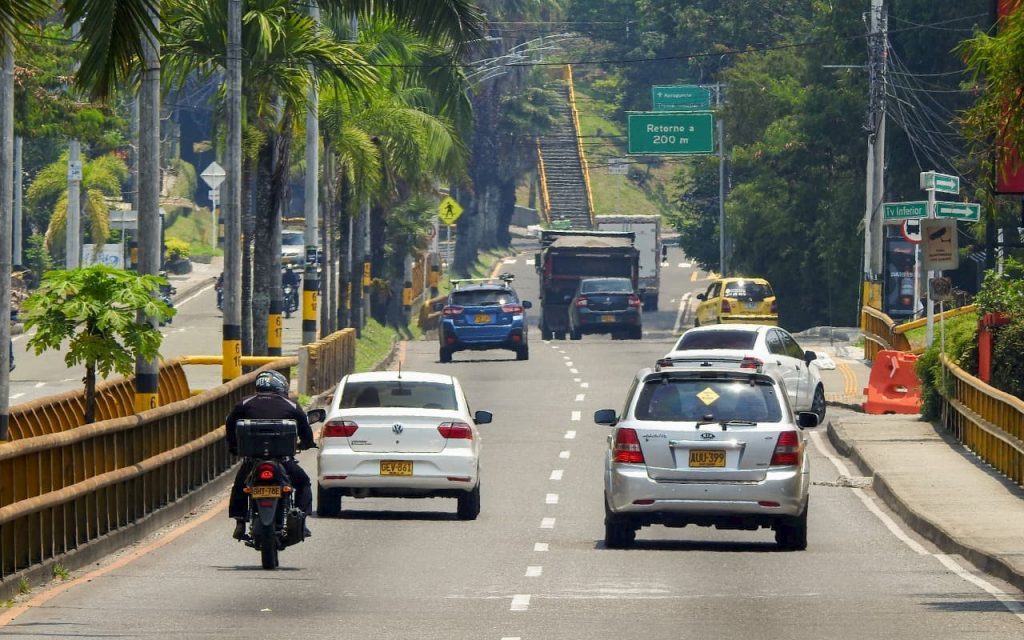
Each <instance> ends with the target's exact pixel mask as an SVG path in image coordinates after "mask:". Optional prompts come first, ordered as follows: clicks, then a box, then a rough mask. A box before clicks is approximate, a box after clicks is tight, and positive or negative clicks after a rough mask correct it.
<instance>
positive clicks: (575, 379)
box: [572, 378, 580, 382]
mask: <svg viewBox="0 0 1024 640" xmlns="http://www.w3.org/2000/svg"><path fill="white" fill-rule="evenodd" d="M572 381H573V382H579V381H580V378H573V379H572Z"/></svg>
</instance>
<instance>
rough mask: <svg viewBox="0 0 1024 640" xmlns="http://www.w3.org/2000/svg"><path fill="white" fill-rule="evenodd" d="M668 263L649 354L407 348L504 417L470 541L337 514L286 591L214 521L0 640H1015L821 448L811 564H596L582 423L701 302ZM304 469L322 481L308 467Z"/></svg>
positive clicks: (440, 516) (520, 266) (384, 510)
mask: <svg viewBox="0 0 1024 640" xmlns="http://www.w3.org/2000/svg"><path fill="white" fill-rule="evenodd" d="M529 255H530V254H527V255H526V256H521V257H520V258H519V259H518V260H517V261H516V262H514V263H509V264H506V265H505V270H508V271H512V272H514V273H516V274H517V275H518V276H519V278H518V279H517V285H518V288H519V290H520V294H521V295H522V296H523V297H524V298H526V299H531V300H536V282H535V279H534V277H533V275H532V274H533V271H532V265H531V264H529V260H528V257H529ZM673 258H678V254H675V255H672V254H670V265H669V267H667V269H666V271H667V273H666V277H665V282H666V288H667V289H668V291H667V293H663V294H662V295H663V299H662V308H663V309H664V310H663V311H660V312H658V313H655V314H648V315H647V316H646V317H645V325H646V328H647V335H645V338H644V339H643V340H641V341H613V340H610V339H608V338H606V337H591V336H585V337H584V339H583V340H582V341H580V342H570V341H555V342H551V343H544V342H542V341H541V340H539V332H538V331H536V330H534V331H533V332H532V333H531V338H532V340H533V341H532V342H531V353H530V360H529V361H526V362H516V361H515V357H514V355H513V354H512V353H511V352H508V353H505V352H470V353H458V354H456V355H455V362H453V363H452V364H449V365H442V364H440V363H439V362H438V359H437V344H436V343H435V342H427V341H422V342H414V343H410V344H408V346H407V348H406V349H405V351H404V355H403V368H405V369H418V370H428V371H441V372H450V373H452V374H454V375H456V376H458V377H459V379H460V380H461V381H462V383H463V385H464V387H465V388H466V390H467V394H468V396H469V398H470V401H471V403H472V405H473V409H487V410H491V411H493V412H494V414H495V420H494V423H492V424H490V425H485V426H483V427H481V430H482V432H483V443H482V447H483V458H482V482H483V510H482V513H481V515H480V518H479V519H478V520H476V521H473V522H461V521H458V520H456V519H455V502H454V500H441V499H438V500H386V499H365V500H355V499H346V500H345V501H344V504H343V507H344V511H343V515H342V517H341V518H338V519H330V520H327V519H313V520H312V521H311V522H310V527H311V528H312V529H313V531H314V537H313V538H312V539H310V540H307V541H306V542H304V543H303V544H301V545H298V546H297V547H292V548H290V549H288V550H286V551H284V552H283V553H282V555H281V569H280V570H278V571H274V572H267V571H263V570H261V569H260V568H259V556H258V554H257V553H256V552H254V551H253V550H251V549H249V548H246V547H244V546H242V545H241V544H239V543H236V542H234V541H233V540H231V538H230V531H231V528H232V527H231V522H229V521H228V519H227V516H226V514H224V513H219V514H216V516H215V517H214V518H213V519H212V520H211V521H209V522H206V523H203V524H201V525H199V526H197V527H195V528H194V529H192V530H190V531H188V532H187V533H185V534H184V535H182V536H181V537H180V538H178V539H176V540H174V541H173V542H171V543H170V544H166V545H164V546H162V547H159V548H157V549H155V550H153V551H152V552H150V553H147V554H144V555H142V556H141V557H140V558H139V559H137V560H135V561H133V562H131V563H128V564H124V565H122V566H116V567H115V568H113V569H112V570H110V571H109V572H108V573H106V574H103V575H97V576H95V577H93V578H92V579H91V581H89V582H88V583H86V584H81V585H78V586H75V587H73V588H71V589H68V590H66V591H64V592H63V593H60V594H58V595H56V596H54V597H52V598H50V599H49V600H46V601H45V602H42V601H40V602H39V603H38V606H33V607H31V608H30V609H28V610H27V611H25V612H24V613H22V614H21V615H19V616H18V617H17V618H15V619H14V620H13V621H12V622H10V623H9V624H8V625H7V626H4V627H0V636H11V637H19V638H53V637H62V638H71V637H90V638H106V637H117V638H150V637H162V638H167V637H174V638H206V637H216V638H246V639H251V638H263V637H266V638H304V639H305V638H325V639H326V638H331V639H356V638H360V639H363V638H380V639H399V638H401V639H410V638H415V639H417V640H419V639H438V640H441V639H450V638H465V639H472V640H490V639H493V640H508V639H512V638H519V639H521V640H527V639H556V638H557V639H562V638H565V639H579V640H591V639H594V638H645V639H651V640H660V639H665V640H669V639H671V640H678V639H680V638H707V637H709V636H714V637H721V638H742V639H746V638H753V637H757V638H780V639H781V638H786V639H801V638H807V639H808V640H820V639H821V638H830V639H833V638H844V639H845V638H850V639H853V638H856V639H862V638H872V639H873V638H895V637H898V638H907V639H918V638H920V639H922V640H923V639H928V640H933V639H935V638H952V637H962V636H967V635H970V636H971V637H972V638H1004V639H1011V638H1012V639H1015V640H1016V639H1019V638H1021V637H1022V636H1024V619H1022V618H1021V617H1018V616H1017V615H1014V614H1013V613H1010V612H1009V611H1007V609H1006V608H1005V607H1004V606H1003V604H1001V603H1000V602H999V601H998V600H997V599H996V598H995V597H993V596H992V595H991V594H990V593H989V592H987V591H985V590H983V589H982V588H980V587H979V586H978V585H977V584H975V582H972V581H969V580H965V579H964V577H962V576H961V575H958V574H957V573H954V572H953V571H951V570H950V568H949V566H947V565H946V564H943V562H940V561H939V559H937V557H936V554H937V553H938V552H937V551H936V550H935V549H934V548H933V547H931V546H930V545H929V544H928V543H927V542H923V541H921V540H920V539H917V538H916V537H914V536H913V535H912V534H907V533H905V532H902V531H901V530H900V528H899V526H898V525H897V524H893V523H892V522H891V521H888V522H887V521H886V520H885V518H886V517H887V516H886V511H885V509H884V507H883V506H881V503H880V502H879V501H877V500H874V498H873V496H872V495H871V493H870V490H867V489H857V488H855V487H857V485H858V482H857V481H856V479H852V481H851V480H850V479H848V478H841V477H840V472H839V471H838V469H837V467H836V466H835V465H834V464H833V462H832V461H831V460H830V459H829V458H828V457H827V456H826V454H827V455H828V456H834V455H835V454H834V452H832V451H831V449H830V448H828V445H827V442H826V440H825V439H824V438H823V437H821V436H822V435H823V434H816V435H815V436H813V437H812V439H813V441H814V443H815V446H814V447H812V448H811V450H810V455H811V457H812V479H813V482H814V486H813V487H812V489H811V513H810V544H809V547H808V549H807V551H804V552H782V551H779V550H777V548H776V546H775V544H774V542H773V537H772V533H771V532H770V531H767V530H762V531H758V532H735V531H717V530H714V529H703V528H695V527H687V528H684V529H667V528H662V527H655V528H646V529H643V530H642V531H641V532H640V533H639V535H638V541H637V544H636V547H635V548H633V549H628V550H608V549H605V548H604V544H603V541H602V537H603V527H602V517H603V513H602V506H601V504H602V487H601V464H602V458H603V450H604V447H605V446H606V437H607V435H608V433H609V431H608V430H607V428H606V427H601V426H597V425H594V424H593V422H592V420H591V417H592V415H593V412H594V410H596V409H600V408H619V407H620V405H621V404H622V402H623V400H624V398H625V389H626V386H627V385H628V383H629V381H630V379H631V377H632V375H633V374H634V373H635V372H636V370H637V369H638V368H639V367H641V366H644V365H647V364H649V363H650V362H652V361H653V360H654V359H655V358H656V357H657V356H660V355H662V354H663V353H664V352H665V351H667V350H668V347H669V344H670V335H671V333H672V329H673V325H674V324H675V323H676V322H677V320H678V316H679V314H678V305H679V303H680V300H682V299H683V296H684V295H685V294H687V293H695V292H697V291H699V290H702V289H703V286H704V284H705V283H704V282H702V281H701V280H700V279H699V275H698V276H697V277H696V279H695V277H694V276H693V275H692V273H693V271H692V269H690V268H689V267H688V266H685V267H684V266H680V265H682V264H685V263H684V262H683V261H682V259H681V258H680V259H678V260H675V261H673V260H672V259H673ZM701 275H703V274H701ZM534 315H536V314H534ZM217 317H218V322H219V316H217ZM19 367H20V364H19ZM826 383H828V381H826ZM828 391H830V392H831V391H835V390H834V389H828ZM830 411H832V412H833V413H834V412H837V411H841V410H840V409H835V408H830ZM302 460H303V464H304V466H306V467H307V468H308V469H313V468H314V466H315V462H314V460H313V457H312V455H309V454H306V455H304V457H303V459H302ZM937 471H938V470H937ZM869 505H870V506H869ZM879 514H880V515H881V517H880V515H879ZM893 529H895V530H896V531H897V532H898V533H899V536H898V535H896V534H894V531H893ZM952 560H955V559H952ZM965 566H966V565H965ZM967 577H968V578H973V579H974V580H977V578H975V577H974V576H973V575H970V574H968V575H967ZM983 578H984V579H985V580H986V581H987V582H988V583H989V584H991V585H995V586H996V587H997V588H999V589H1002V590H1004V591H1005V592H1006V594H1008V596H1007V597H1009V598H1012V599H1014V600H1017V601H1020V600H1021V594H1020V593H1017V592H1013V591H1012V589H1011V588H1009V587H1008V586H1006V585H1003V584H1000V583H998V581H995V580H993V579H992V578H988V577H984V576H983ZM29 602H30V601H29Z"/></svg>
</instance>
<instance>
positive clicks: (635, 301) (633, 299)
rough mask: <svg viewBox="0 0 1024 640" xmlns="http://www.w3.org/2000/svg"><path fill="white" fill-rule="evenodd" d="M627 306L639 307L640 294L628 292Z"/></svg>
mask: <svg viewBox="0 0 1024 640" xmlns="http://www.w3.org/2000/svg"><path fill="white" fill-rule="evenodd" d="M629 306H631V307H639V306H640V296H638V295H636V294H635V293H631V294H629Z"/></svg>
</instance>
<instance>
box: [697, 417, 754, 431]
mask: <svg viewBox="0 0 1024 640" xmlns="http://www.w3.org/2000/svg"><path fill="white" fill-rule="evenodd" d="M709 424H717V425H719V426H720V427H722V431H727V430H728V429H729V427H756V426H757V422H756V421H754V420H708V419H704V420H701V421H699V422H697V424H696V425H694V428H695V429H700V428H701V427H704V426H707V425H709Z"/></svg>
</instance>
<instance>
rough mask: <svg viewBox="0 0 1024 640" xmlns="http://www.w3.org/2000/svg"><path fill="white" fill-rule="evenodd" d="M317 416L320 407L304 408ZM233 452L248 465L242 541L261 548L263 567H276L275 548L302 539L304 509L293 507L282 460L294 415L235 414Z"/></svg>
mask: <svg viewBox="0 0 1024 640" xmlns="http://www.w3.org/2000/svg"><path fill="white" fill-rule="evenodd" d="M306 415H307V416H308V418H309V421H310V423H311V424H312V423H315V422H321V421H322V420H323V419H324V418H325V417H326V415H327V412H326V411H324V410H323V409H313V410H312V411H309V412H308V413H307V414H306ZM236 434H237V437H238V453H239V455H240V456H242V457H243V458H245V463H244V464H249V465H250V468H251V471H250V472H249V475H248V477H247V478H246V480H245V488H244V489H243V490H244V491H245V493H246V495H248V496H249V524H248V531H247V535H246V540H245V544H246V546H249V547H252V548H253V549H256V550H257V551H259V552H260V556H261V559H262V565H263V568H264V569H276V568H277V567H278V564H279V563H278V553H279V552H280V551H282V550H283V549H285V548H287V547H290V546H292V545H296V544H298V543H300V542H302V541H303V540H305V531H306V514H305V513H303V512H302V511H301V510H300V509H297V508H295V504H294V497H293V493H294V491H293V487H292V486H291V480H290V479H289V478H288V473H287V471H286V469H285V467H284V465H283V464H282V463H283V462H284V461H285V460H286V459H287V458H290V457H293V456H294V455H295V452H296V444H295V443H296V439H297V436H298V434H297V430H296V425H295V421H294V420H239V421H238V425H237V429H236Z"/></svg>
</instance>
